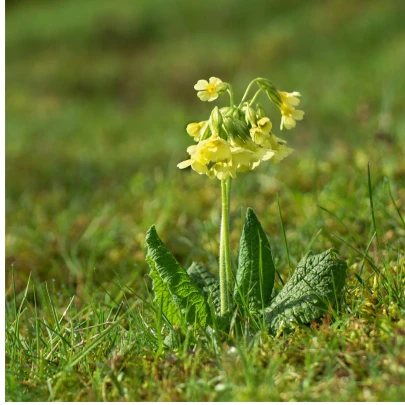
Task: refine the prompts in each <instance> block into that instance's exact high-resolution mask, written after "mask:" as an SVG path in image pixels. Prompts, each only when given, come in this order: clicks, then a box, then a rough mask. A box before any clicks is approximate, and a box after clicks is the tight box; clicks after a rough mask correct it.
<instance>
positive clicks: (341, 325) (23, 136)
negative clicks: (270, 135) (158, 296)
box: [5, 0, 405, 401]
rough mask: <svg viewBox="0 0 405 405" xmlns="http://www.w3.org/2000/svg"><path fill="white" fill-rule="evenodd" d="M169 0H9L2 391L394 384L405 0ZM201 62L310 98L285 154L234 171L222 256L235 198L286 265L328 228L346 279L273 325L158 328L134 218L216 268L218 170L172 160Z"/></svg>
mask: <svg viewBox="0 0 405 405" xmlns="http://www.w3.org/2000/svg"><path fill="white" fill-rule="evenodd" d="M170 4H172V3H171V2H164V1H157V0H142V1H137V2H133V1H124V0H120V1H118V2H110V1H107V0H97V1H96V0H86V1H82V2H77V1H74V0H65V1H60V2H52V1H27V0H19V1H18V0H14V1H7V14H6V18H7V26H6V35H7V37H6V52H7V60H6V69H7V77H6V80H7V95H6V102H7V106H6V109H7V110H6V113H7V128H6V129H7V139H6V149H7V150H6V153H7V154H6V156H7V157H6V188H7V190H6V258H7V262H6V272H5V273H6V274H5V276H6V320H5V323H6V325H5V326H6V397H7V400H9V401H40V400H45V401H46V400H56V401H67V400H71V401H79V400H81V401H86V400H95V401H96V400H131V401H139V400H143V401H148V400H155V401H156V400H172V401H182V400H188V401H192V400H201V401H207V400H224V401H229V400H233V401H239V400H246V401H262V400H283V401H284V400H286V401H287V400H322V401H326V400H331V401H336V400H340V401H357V400H366V401H369V400H387V401H394V400H400V399H403V398H405V388H404V384H403V382H404V381H405V355H404V353H405V293H404V289H405V258H404V257H405V256H404V250H405V222H404V217H405V211H404V208H405V163H404V154H405V115H404V111H405V98H404V96H403V89H404V88H405V76H404V74H403V66H405V29H404V24H403V18H404V15H405V3H404V2H401V1H390V2H382V1H356V2H351V1H347V2H342V1H328V2H315V1H306V2H302V1H291V2H288V5H287V3H286V2H275V1H252V2H242V1H235V2H232V1H226V2H216V1H213V0H208V1H204V3H203V4H202V2H187V1H185V0H184V1H177V2H174V4H172V5H170ZM210 76H218V77H220V78H221V79H223V80H225V81H229V82H231V83H233V85H234V88H235V91H236V92H239V93H240V92H241V91H242V90H243V89H244V88H245V86H246V85H247V83H248V82H249V81H250V80H251V79H252V78H254V77H258V76H262V77H268V78H270V79H271V80H272V81H273V82H274V83H275V84H276V85H277V86H278V87H279V88H280V89H282V90H287V91H292V90H298V91H300V92H301V93H302V94H303V97H302V108H303V109H304V110H305V112H306V116H305V119H304V121H302V122H301V123H300V125H298V126H297V128H296V129H295V130H294V131H291V132H289V133H287V134H285V133H283V135H284V136H283V137H284V138H286V139H287V140H288V142H289V144H290V145H291V147H293V148H294V149H295V152H294V154H293V155H291V156H290V157H289V158H288V159H286V160H285V161H283V162H282V164H281V165H278V166H273V165H262V167H261V168H260V169H258V170H257V171H255V172H252V173H249V174H247V175H241V176H239V177H238V179H237V180H236V181H235V182H234V185H233V190H232V202H231V212H232V217H231V229H232V233H231V247H232V252H233V255H234V259H235V260H236V259H237V258H236V252H237V247H238V243H239V237H240V232H241V226H242V221H241V217H243V215H244V211H245V209H246V207H248V206H250V207H253V208H254V210H255V212H256V213H257V215H258V217H259V218H260V220H261V222H262V225H263V227H264V229H265V230H266V232H267V234H268V237H269V240H270V243H271V245H272V249H273V254H274V257H275V261H276V266H277V269H278V271H279V272H280V275H281V277H282V279H283V280H284V281H285V280H287V279H288V277H289V274H290V273H291V270H293V269H294V268H295V265H296V264H297V262H298V261H299V260H300V258H301V257H302V256H303V255H304V254H305V252H307V251H308V250H309V249H310V248H311V249H312V250H313V251H314V252H320V251H323V250H325V249H327V248H329V247H332V246H333V247H335V248H336V249H338V250H339V252H340V255H341V257H342V258H344V259H345V260H347V262H348V265H349V276H348V284H347V288H346V289H345V292H344V298H343V302H342V305H341V308H340V310H339V311H338V312H337V313H334V314H333V316H327V317H325V318H324V319H322V320H320V321H319V322H316V323H313V324H312V325H311V326H308V327H302V328H300V329H297V331H296V332H295V333H293V334H291V335H289V336H280V337H278V338H274V337H272V336H269V335H267V334H266V333H265V331H257V333H255V334H253V335H251V336H243V337H241V336H236V335H232V336H230V337H229V339H228V340H227V341H217V342H215V344H214V343H213V342H211V343H210V344H205V345H204V344H203V343H202V341H203V339H200V338H199V337H198V336H196V335H195V334H192V333H189V334H187V332H185V341H183V342H182V343H181V344H180V346H179V347H177V348H176V349H168V348H167V347H165V346H164V345H163V344H162V339H163V338H164V337H165V334H166V333H167V329H166V328H164V327H163V328H162V327H161V325H160V323H159V318H158V317H157V316H156V315H155V313H154V311H153V308H151V307H150V306H149V305H148V303H150V302H151V300H150V298H149V292H148V291H149V289H150V285H151V283H150V279H149V278H148V276H147V273H148V268H147V265H146V263H145V261H144V256H145V248H144V238H145V232H146V230H147V229H148V228H149V226H150V225H152V224H156V227H157V229H158V231H159V234H160V235H161V237H162V239H163V240H164V241H165V242H166V243H167V245H168V247H169V248H170V250H171V251H172V252H173V254H174V255H175V256H176V258H177V259H178V260H179V261H180V263H182V264H184V265H185V266H187V265H189V264H191V262H192V261H199V262H201V263H204V264H205V265H207V266H208V267H209V268H210V269H211V270H212V271H213V272H214V273H215V272H217V255H218V242H219V220H220V218H219V216H220V188H219V184H218V182H217V181H211V180H209V179H208V178H206V177H205V176H198V175H197V174H196V173H194V172H191V171H180V170H178V169H177V168H176V164H177V163H178V162H180V161H182V160H184V159H185V158H186V157H187V155H186V147H187V146H188V145H189V144H190V138H189V136H188V135H187V134H186V132H185V127H186V124H187V123H189V122H192V121H199V120H201V119H203V118H204V117H205V115H207V114H208V112H209V111H210V106H209V105H207V104H203V103H201V102H200V101H199V100H198V99H197V97H196V95H195V91H194V90H193V85H194V83H195V82H196V81H197V80H198V79H201V78H208V77H210ZM278 124H279V123H278V122H276V121H275V127H277V126H278ZM275 132H276V134H278V133H279V131H277V128H276V130H275ZM368 162H369V163H370V173H371V177H370V178H369V177H368ZM277 196H278V197H279V201H280V208H281V213H282V221H283V225H284V228H285V234H286V240H287V244H288V254H287V251H286V246H285V241H284V238H283V233H282V223H281V218H280V215H279V210H278V204H277ZM370 197H372V198H370ZM371 201H372V203H373V204H372V205H371ZM372 208H373V209H372ZM278 283H279V284H280V283H281V282H280V280H278Z"/></svg>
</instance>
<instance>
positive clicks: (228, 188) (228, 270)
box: [224, 177, 233, 292]
mask: <svg viewBox="0 0 405 405" xmlns="http://www.w3.org/2000/svg"><path fill="white" fill-rule="evenodd" d="M231 181H232V179H231V178H230V177H228V178H227V179H226V180H225V182H226V231H225V232H224V237H225V240H224V243H225V267H226V281H227V283H228V289H229V292H230V291H231V287H232V281H233V275H232V268H231V249H230V243H229V213H230V205H231V199H230V194H231Z"/></svg>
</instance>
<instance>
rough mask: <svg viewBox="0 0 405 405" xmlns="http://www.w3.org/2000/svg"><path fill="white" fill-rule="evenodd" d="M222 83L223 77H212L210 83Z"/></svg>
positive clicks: (217, 84) (216, 84)
mask: <svg viewBox="0 0 405 405" xmlns="http://www.w3.org/2000/svg"><path fill="white" fill-rule="evenodd" d="M221 83H222V80H221V79H218V77H210V84H214V85H215V86H219V85H220V84H221Z"/></svg>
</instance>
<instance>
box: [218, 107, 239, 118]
mask: <svg viewBox="0 0 405 405" xmlns="http://www.w3.org/2000/svg"><path fill="white" fill-rule="evenodd" d="M219 112H220V113H221V115H222V117H231V116H233V115H234V114H235V113H238V109H237V108H235V107H222V108H220V109H219Z"/></svg>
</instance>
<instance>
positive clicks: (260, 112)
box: [256, 103, 266, 120]
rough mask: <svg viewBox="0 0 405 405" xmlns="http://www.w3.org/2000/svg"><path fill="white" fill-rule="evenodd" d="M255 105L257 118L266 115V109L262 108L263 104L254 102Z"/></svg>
mask: <svg viewBox="0 0 405 405" xmlns="http://www.w3.org/2000/svg"><path fill="white" fill-rule="evenodd" d="M256 106H257V109H256V111H257V119H258V120H260V119H261V118H264V117H266V111H265V110H264V108H263V106H262V105H261V104H259V103H256Z"/></svg>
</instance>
